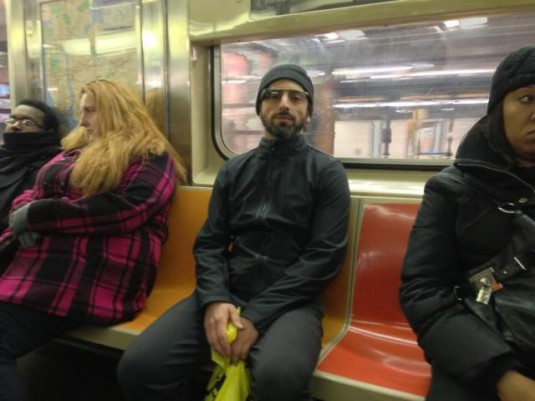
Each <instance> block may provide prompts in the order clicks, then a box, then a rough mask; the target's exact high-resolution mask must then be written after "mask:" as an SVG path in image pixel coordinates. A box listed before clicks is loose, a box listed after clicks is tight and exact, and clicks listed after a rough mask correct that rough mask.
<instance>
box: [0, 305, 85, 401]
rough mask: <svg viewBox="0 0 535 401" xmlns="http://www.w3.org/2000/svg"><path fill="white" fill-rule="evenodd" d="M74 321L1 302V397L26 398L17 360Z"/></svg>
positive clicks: (4, 399)
mask: <svg viewBox="0 0 535 401" xmlns="http://www.w3.org/2000/svg"><path fill="white" fill-rule="evenodd" d="M75 325H76V324H75V323H74V322H72V321H70V320H67V319H64V318H61V317H57V316H54V315H49V314H47V313H43V312H39V311H37V310H34V309H31V308H28V307H25V306H21V305H14V304H9V303H4V302H0V400H2V401H23V400H24V401H25V400H27V399H28V398H27V394H26V389H25V388H24V384H23V382H22V379H21V377H20V376H19V374H18V372H17V368H16V360H17V359H18V358H19V357H22V356H24V355H26V354H28V353H29V352H31V351H34V350H35V349H37V348H38V347H39V346H40V345H42V344H43V343H44V342H46V341H47V340H49V339H51V338H52V337H55V336H57V335H59V334H61V333H63V332H65V330H67V329H70V328H73V327H74V326H75Z"/></svg>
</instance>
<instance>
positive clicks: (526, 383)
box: [496, 370, 535, 401]
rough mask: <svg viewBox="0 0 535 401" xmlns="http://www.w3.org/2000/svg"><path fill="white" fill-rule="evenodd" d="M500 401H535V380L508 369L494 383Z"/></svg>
mask: <svg viewBox="0 0 535 401" xmlns="http://www.w3.org/2000/svg"><path fill="white" fill-rule="evenodd" d="M496 388H497V390H498V396H499V398H500V401H535V380H532V379H530V378H529V377H526V376H524V375H523V374H521V373H518V372H516V371H514V370H509V371H507V372H505V374H504V375H503V376H502V377H501V379H500V380H498V384H497V385H496Z"/></svg>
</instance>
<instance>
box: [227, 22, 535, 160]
mask: <svg viewBox="0 0 535 401" xmlns="http://www.w3.org/2000/svg"><path fill="white" fill-rule="evenodd" d="M534 22H535V14H525V15H522V16H520V15H504V16H493V17H483V16H481V17H471V18H466V19H461V20H448V21H439V22H429V23H425V24H416V25H414V24H411V25H400V26H390V27H377V28H367V29H362V30H356V29H355V30H346V31H337V32H330V33H326V34H320V35H310V36H302V37H291V38H279V39H270V40H262V41H252V42H240V43H231V44H224V45H222V46H221V48H220V57H221V85H220V97H221V105H222V109H221V124H220V125H221V127H220V133H221V141H220V142H222V143H223V144H224V146H225V147H226V148H227V149H222V151H223V152H225V153H227V154H228V155H229V156H231V155H232V154H237V153H242V152H245V151H247V150H249V149H251V148H253V147H255V146H256V145H257V144H258V141H259V139H260V137H261V136H262V127H261V124H260V121H259V119H258V118H257V116H256V114H255V108H254V102H255V96H256V90H257V87H258V84H259V80H260V78H261V77H262V75H263V74H264V73H265V72H267V71H268V70H269V68H271V67H272V66H275V65H277V64H282V63H287V62H293V63H297V64H300V65H301V66H303V67H304V68H305V69H306V70H307V71H308V73H309V74H310V76H311V77H312V79H313V81H314V85H315V92H316V94H315V100H314V116H313V119H312V126H311V128H310V129H309V132H307V133H306V135H307V138H308V140H309V141H310V142H311V143H312V144H313V145H314V146H316V147H318V148H320V149H322V150H324V151H326V152H328V153H330V154H333V155H334V156H336V157H339V158H341V159H344V160H346V161H350V162H351V161H353V162H360V163H363V162H367V163H382V164H383V163H384V164H389V163H400V162H402V163H407V164H421V163H424V164H425V163H428V164H436V163H438V164H447V163H449V160H451V158H452V157H453V156H454V155H455V151H456V149H457V146H458V144H459V141H460V139H461V138H462V136H463V135H464V134H465V133H466V131H467V130H468V128H469V127H470V126H471V125H472V124H474V123H475V122H476V121H477V119H479V118H480V117H482V116H483V115H484V113H485V110H486V103H487V100H488V88H489V85H490V79H491V76H492V73H493V72H494V69H495V67H496V65H497V64H498V62H499V61H500V60H501V59H502V58H503V57H504V56H505V55H506V54H508V53H509V52H510V51H512V50H514V49H516V48H519V47H521V46H523V45H526V44H527V43H526V38H530V37H535V24H534Z"/></svg>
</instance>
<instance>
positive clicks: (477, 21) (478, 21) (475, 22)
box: [459, 17, 488, 28]
mask: <svg viewBox="0 0 535 401" xmlns="http://www.w3.org/2000/svg"><path fill="white" fill-rule="evenodd" d="M487 22H488V19H487V17H472V18H463V19H460V20H459V24H460V26H461V28H473V27H475V26H479V25H486V24H487Z"/></svg>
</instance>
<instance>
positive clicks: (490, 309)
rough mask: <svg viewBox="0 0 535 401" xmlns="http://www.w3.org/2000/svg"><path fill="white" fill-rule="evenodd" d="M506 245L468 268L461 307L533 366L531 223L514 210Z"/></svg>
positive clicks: (534, 235)
mask: <svg viewBox="0 0 535 401" xmlns="http://www.w3.org/2000/svg"><path fill="white" fill-rule="evenodd" d="M514 213H515V215H514V230H513V235H512V237H511V240H510V242H509V244H508V245H507V246H506V247H505V248H504V249H503V250H502V251H501V252H500V253H499V254H498V255H496V256H494V257H493V258H492V259H491V260H489V261H487V262H486V263H483V264H482V265H479V266H477V267H476V268H474V269H471V270H470V271H469V272H468V275H467V278H468V283H469V287H470V289H469V290H468V291H466V293H465V294H466V295H465V296H464V297H463V300H464V303H465V305H466V306H467V307H468V308H469V309H470V310H471V311H472V312H473V313H474V314H475V315H476V316H478V317H479V318H480V319H481V320H482V321H483V322H485V323H486V324H487V325H488V326H489V327H491V328H492V329H493V330H495V331H496V332H497V333H499V334H500V335H502V336H503V338H504V339H505V340H506V341H507V342H508V343H509V344H510V345H511V347H512V348H513V349H515V350H516V351H517V354H518V357H519V358H520V359H522V360H523V361H524V363H525V364H527V365H528V366H530V367H531V368H533V367H534V366H535V222H534V221H533V220H532V219H531V218H530V217H529V216H527V215H526V214H524V213H522V212H521V211H518V210H515V211H514Z"/></svg>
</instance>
